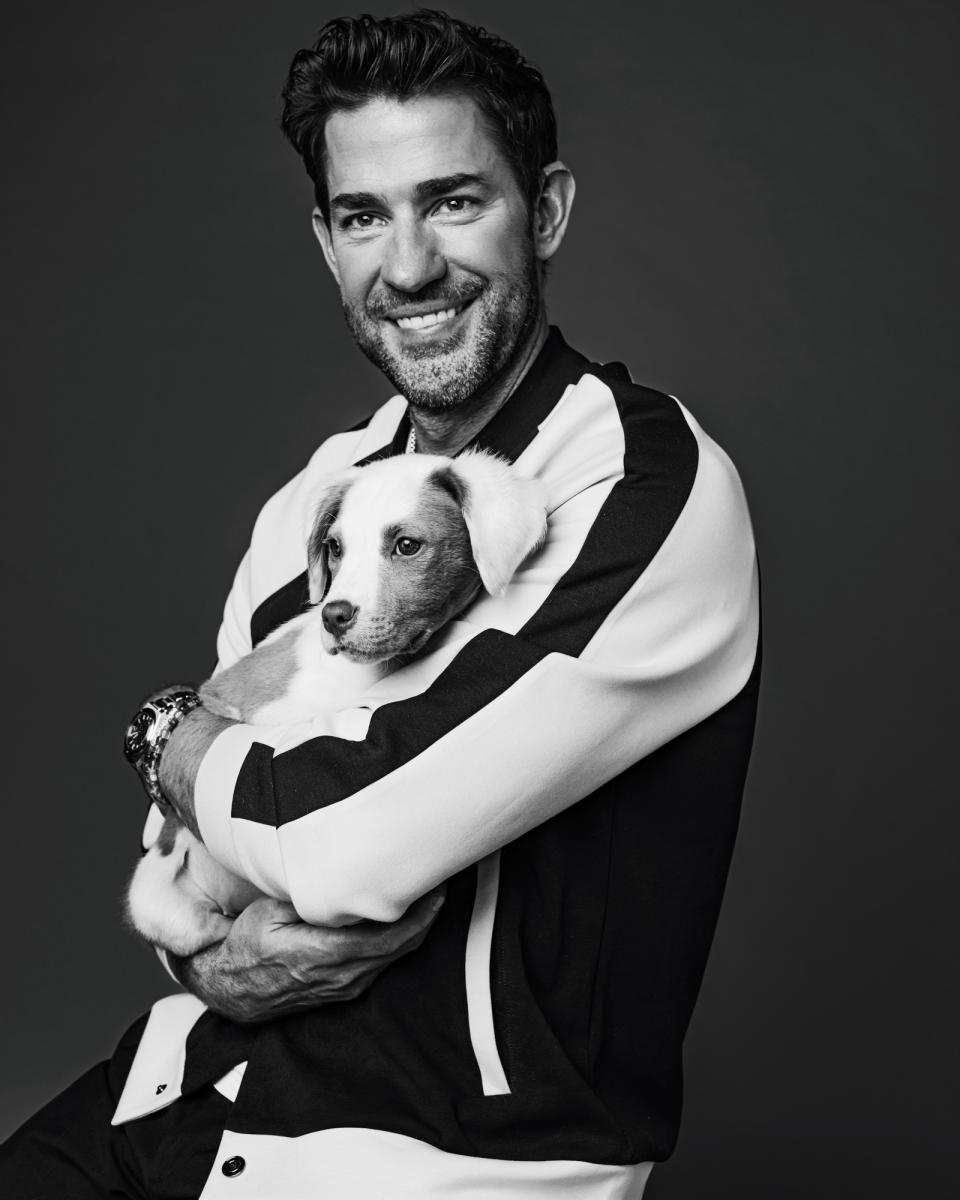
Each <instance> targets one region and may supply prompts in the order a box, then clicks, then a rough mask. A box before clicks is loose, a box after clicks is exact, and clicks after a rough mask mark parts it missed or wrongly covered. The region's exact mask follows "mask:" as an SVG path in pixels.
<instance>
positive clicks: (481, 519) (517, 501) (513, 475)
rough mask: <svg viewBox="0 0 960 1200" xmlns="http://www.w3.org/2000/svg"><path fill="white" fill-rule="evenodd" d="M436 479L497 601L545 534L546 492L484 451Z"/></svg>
mask: <svg viewBox="0 0 960 1200" xmlns="http://www.w3.org/2000/svg"><path fill="white" fill-rule="evenodd" d="M435 479H436V481H437V482H438V483H439V484H440V485H441V486H442V487H444V488H446V490H447V491H448V492H450V494H451V495H452V496H453V497H454V498H455V499H456V500H457V502H458V503H459V505H460V508H461V510H462V511H463V519H464V521H465V522H466V526H467V532H468V533H469V534H470V547H471V549H472V550H473V558H474V562H475V563H476V564H477V570H478V572H479V573H480V579H481V580H482V582H483V586H484V587H485V588H486V590H487V591H488V592H489V593H490V594H491V595H493V596H495V595H499V593H500V592H502V591H503V589H504V588H505V587H506V586H507V584H508V583H509V582H510V578H511V576H512V575H513V573H514V571H516V569H517V567H519V566H520V564H521V563H522V562H523V560H524V559H525V558H526V557H527V555H528V554H529V553H530V552H531V551H532V550H534V549H535V548H536V547H537V546H539V544H540V543H541V542H542V541H543V538H544V535H545V534H546V531H547V513H546V502H545V498H544V495H543V489H542V487H541V486H540V484H539V483H538V482H537V481H536V480H535V479H528V478H526V477H525V476H523V475H521V474H520V473H519V472H518V471H517V470H516V469H515V468H514V467H513V466H512V465H511V464H510V463H508V462H507V461H506V460H505V459H502V458H497V457H496V456H495V455H493V454H489V453H487V452H486V451H483V450H467V451H465V452H464V453H463V454H461V455H460V456H459V457H458V458H455V459H454V460H453V461H452V462H451V464H450V466H449V467H444V468H442V469H441V470H440V471H439V472H438V473H437V475H436V476H435Z"/></svg>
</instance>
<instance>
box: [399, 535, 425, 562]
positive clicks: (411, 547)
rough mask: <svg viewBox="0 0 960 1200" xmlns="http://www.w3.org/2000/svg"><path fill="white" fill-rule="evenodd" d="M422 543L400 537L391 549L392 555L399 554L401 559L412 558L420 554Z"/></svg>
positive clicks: (414, 539)
mask: <svg viewBox="0 0 960 1200" xmlns="http://www.w3.org/2000/svg"><path fill="white" fill-rule="evenodd" d="M422 545H423V543H422V542H418V541H417V540H416V538H408V537H402V538H397V544H396V545H395V546H394V548H393V552H394V554H399V555H400V557H401V558H412V557H413V556H414V555H415V554H418V553H419V552H420V547H421V546H422Z"/></svg>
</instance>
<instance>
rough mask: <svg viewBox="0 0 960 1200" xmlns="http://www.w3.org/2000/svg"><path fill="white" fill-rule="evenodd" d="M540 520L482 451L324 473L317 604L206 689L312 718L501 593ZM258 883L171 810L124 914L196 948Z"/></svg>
mask: <svg viewBox="0 0 960 1200" xmlns="http://www.w3.org/2000/svg"><path fill="white" fill-rule="evenodd" d="M545 531H546V514H545V505H544V499H543V496H542V494H541V490H540V487H539V485H538V484H537V483H536V482H535V481H533V480H529V479H525V478H524V477H523V476H521V475H519V474H518V473H517V472H516V471H515V470H514V468H513V467H511V466H510V464H508V463H506V462H504V461H503V460H501V459H498V458H495V457H494V456H492V455H489V454H485V453H482V452H470V451H468V452H466V453H464V454H462V455H461V456H460V457H459V458H456V459H449V458H442V457H439V456H435V455H404V456H400V457H396V458H389V459H384V460H382V461H380V462H375V463H372V464H371V465H369V466H366V467H351V468H348V469H347V470H345V471H343V472H341V473H340V474H338V475H336V476H334V477H332V478H331V479H329V480H327V481H326V483H325V484H324V485H323V487H322V488H321V491H320V494H319V496H318V500H317V506H316V517H315V520H314V524H313V529H312V531H311V534H310V538H309V541H308V545H307V563H308V579H309V589H310V601H311V608H310V609H309V611H307V612H306V613H303V614H301V615H300V616H298V617H294V618H293V619H292V620H291V621H288V622H287V623H286V624H284V625H282V626H280V628H279V629H276V630H275V631H274V632H273V633H272V634H271V635H270V636H269V637H268V638H266V639H265V640H264V641H263V642H262V643H261V644H260V646H258V647H257V648H256V649H255V650H253V651H252V652H251V653H250V654H248V655H246V656H245V657H244V658H241V659H240V660H239V661H238V662H236V663H235V664H234V665H233V666H231V667H229V668H227V669H226V670H225V671H222V672H220V673H219V674H217V675H215V676H214V677H213V678H212V679H209V680H208V681H207V682H206V683H205V684H203V686H202V687H201V689H200V696H201V699H202V701H203V704H204V707H205V708H207V709H209V710H210V711H212V712H215V713H219V714H220V715H222V716H226V717H229V718H231V719H232V720H236V721H243V722H245V723H248V724H255V725H256V724H263V725H285V724H295V723H297V722H300V721H306V720H309V719H310V718H311V717H313V716H315V715H316V714H317V713H319V712H323V711H328V710H332V709H336V708H341V707H344V706H346V705H348V704H349V703H350V701H351V700H352V699H356V698H359V697H360V696H361V695H362V694H363V693H364V691H365V690H366V689H367V688H369V687H370V685H371V684H372V683H373V682H375V681H376V680H377V679H378V678H380V677H381V676H383V675H384V674H386V673H387V672H389V671H390V670H392V669H394V668H395V667H396V666H398V665H399V664H401V663H402V662H404V661H407V660H409V659H410V658H411V657H412V656H413V655H415V654H417V653H419V652H420V651H421V650H422V649H423V647H424V646H426V644H427V643H428V642H429V640H430V638H431V637H432V636H433V634H434V633H435V632H436V631H437V630H438V629H440V628H441V627H442V626H443V625H445V624H446V622H447V621H449V620H450V619H451V618H452V617H454V616H455V615H456V614H457V613H459V612H461V611H462V610H463V609H464V608H465V607H466V606H467V605H468V604H469V603H470V601H471V600H472V599H473V598H474V597H475V596H476V594H477V593H478V592H479V591H480V589H481V587H483V588H484V589H486V591H488V592H489V593H491V594H498V593H499V592H501V591H502V590H503V589H504V588H505V587H506V585H507V583H508V581H509V580H510V578H511V576H512V575H513V573H514V571H515V570H516V569H517V567H518V566H519V565H520V563H521V562H523V560H524V559H525V558H526V557H527V556H528V554H530V552H531V551H532V550H533V549H534V548H535V547H536V546H537V545H539V543H540V542H541V541H542V539H543V536H544V534H545ZM261 894H262V893H261V892H260V891H259V890H258V889H257V888H256V887H254V885H253V884H251V883H249V882H248V881H247V880H245V879H243V878H241V877H239V876H237V875H235V874H233V872H231V871H228V870H227V869H226V868H225V867H222V866H221V865H220V864H219V863H218V862H217V861H216V859H214V858H213V856H212V855H211V854H209V852H208V851H207V850H206V848H205V847H204V846H203V844H202V842H199V841H198V840H197V839H196V838H195V837H194V836H193V835H192V834H191V833H190V832H189V830H188V829H186V827H185V826H184V825H183V824H182V823H181V822H180V821H179V819H178V818H177V817H176V815H175V814H174V813H173V812H172V811H171V812H169V813H168V814H167V815H166V818H165V820H164V823H163V828H162V829H161V832H160V836H159V838H158V839H157V841H156V842H155V843H154V845H153V846H151V848H150V849H149V850H148V851H147V852H146V854H145V855H144V856H143V858H142V859H141V860H140V863H139V865H138V867H137V869H136V871H135V872H134V874H133V878H132V879H131V882H130V887H129V889H128V893H127V914H128V918H129V920H130V922H131V924H132V925H133V926H134V928H136V929H137V930H138V932H139V933H141V934H142V935H143V936H144V937H145V938H146V939H147V940H148V941H151V942H153V943H155V944H156V945H159V946H162V947H164V948H165V949H167V950H172V951H173V952H174V953H176V954H182V955H187V954H194V953H196V951H198V950H201V949H202V948H203V947H204V946H208V945H211V944H212V943H214V942H217V941H219V940H221V939H222V938H224V937H225V936H226V934H227V933H228V932H229V929H230V925H231V923H232V920H233V917H234V916H235V915H236V914H237V913H238V912H240V911H242V909H244V908H245V907H246V906H247V905H248V904H249V903H250V902H251V901H252V900H254V899H255V898H256V897H257V896H259V895H261Z"/></svg>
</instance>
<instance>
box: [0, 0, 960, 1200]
mask: <svg viewBox="0 0 960 1200" xmlns="http://www.w3.org/2000/svg"><path fill="white" fill-rule="evenodd" d="M451 7H452V11H454V12H456V13H458V14H459V15H463V16H465V17H467V18H469V19H473V20H479V21H482V22H484V23H486V24H487V25H488V26H489V27H490V28H492V29H494V30H496V31H498V32H501V33H503V34H504V35H506V36H507V37H509V38H511V39H512V40H514V41H516V42H517V43H518V44H519V45H520V46H521V47H523V48H524V50H525V51H526V53H527V54H528V55H529V56H530V57H531V58H533V59H534V60H535V61H537V62H538V63H539V64H540V65H541V66H542V67H543V69H544V71H545V73H546V75H547V78H548V81H549V83H550V85H551V87H552V89H553V92H554V94H555V97H556V103H557V108H558V113H559V118H560V125H561V145H562V154H563V156H564V158H565V159H566V160H567V161H568V163H569V164H570V165H571V166H572V168H573V169H574V171H575V172H576V174H577V176H578V179H579V182H580V190H579V194H578V198H577V204H576V208H575V212H574V219H573V223H572V226H571V229H570V233H569V237H568V241H567V244H566V245H565V247H564V249H563V251H562V253H561V256H560V258H559V259H558V261H557V265H556V269H555V272H554V274H553V277H552V280H551V283H550V289H549V292H550V309H551V315H552V317H553V319H554V320H556V321H557V322H559V323H560V324H561V325H562V326H563V328H564V330H565V332H566V334H567V336H568V338H569V339H570V340H571V341H572V342H573V343H574V344H575V345H577V346H579V347H581V348H583V349H584V350H585V351H587V352H588V353H590V354H591V355H593V356H595V357H600V358H605V357H606V358H613V357H616V358H621V359H624V360H625V361H626V362H627V363H628V364H629V365H630V367H631V368H632V370H633V372H634V375H635V377H636V378H637V379H640V380H643V381H646V382H649V383H652V384H654V385H657V386H660V387H664V388H666V389H667V390H669V391H672V392H674V393H676V394H678V395H679V396H680V397H681V398H682V399H683V400H684V401H685V403H687V404H688V405H689V406H690V407H691V408H692V409H693V410H694V411H695V413H696V414H697V416H698V417H699V419H700V420H701V422H702V423H703V424H704V425H705V426H706V428H707V429H708V430H709V431H710V432H711V433H713V435H714V436H715V437H717V438H718V440H720V441H721V443H722V444H723V445H724V446H725V447H726V448H727V449H728V450H729V451H730V453H731V454H732V455H733V457H734V459H735V461H736V462H737V463H738V465H739V467H740V470H741V473H742V474H743V477H744V480H745V482H746V485H747V488H748V491H749V494H750V498H751V502H752V507H753V512H754V516H755V520H756V525H757V531H758V537H759V543H760V548H761V558H762V569H763V584H764V603H765V634H766V655H765V672H766V675H765V681H764V689H763V700H762V711H761V718H760V726H759V731H758V745H757V749H756V753H755V756H754V761H753V766H752V770H751V775H750V783H749V789H748V794H747V802H746V807H745V812H744V819H743V824H742V833H741V837H740V842H739V846H738V850H737V855H736V859H735V862H734V869H733V872H732V875H731V880H730V886H729V890H728V895H727V901H726V906H725V909H724V914H723V918H722V920H721V926H720V930H719V934H718V937H717V942H716V945H715V948H714V952H713V956H712V959H711V963H710V967H709V970H708V974H707V979H706V983H705V986H704V990H703V994H702V998H701V1002H700V1006H699V1009H698V1012H697V1015H696V1017H695V1020H694V1023H693V1027H692V1030H691V1033H690V1037H689V1042H688V1055H687V1063H688V1068H687V1069H688V1088H687V1091H688V1099H687V1109H686V1120H685V1125H684V1128H683V1131H682V1134H681V1139H680V1145H679V1150H678V1153H677V1155H676V1157H675V1159H674V1161H673V1162H672V1163H670V1164H669V1165H666V1166H665V1167H663V1168H662V1169H658V1170H657V1171H656V1172H655V1173H654V1176H653V1183H652V1185H651V1189H650V1195H651V1197H652V1198H653V1200H668V1198H669V1197H713V1196H717V1197H723V1196H726V1195H732V1194H736V1195H737V1196H739V1197H741V1198H744V1200H745V1198H751V1197H755V1198H757V1200H770V1197H777V1198H778V1200H781V1198H785V1197H794V1196H796V1197H811V1196H816V1197H838V1198H840V1197H844V1198H846V1197H849V1196H851V1195H867V1194H869V1195H871V1196H872V1197H874V1198H882V1197H892V1196H895V1195H896V1196H905V1195H909V1196H924V1197H928V1196H930V1197H932V1196H945V1195H947V1194H954V1193H953V1188H952V1187H951V1188H950V1189H949V1193H948V1182H947V1181H948V1179H951V1178H952V1179H953V1181H954V1184H955V1171H956V1168H957V1165H958V1163H957V1157H958V1156H957V1153H956V1149H955V1147H956V1144H957V1138H956V1129H957V1124H958V1116H960V1114H958V1112H957V1106H956V1096H957V1088H956V1080H955V1076H954V1073H953V1072H955V1070H956V1060H955V1059H954V1065H953V1069H952V1070H951V1068H950V1066H949V1055H950V1051H951V1048H952V1049H955V1048H956V1036H955V1032H954V1025H955V1014H956V1013H957V1010H958V1004H957V1002H958V995H957V979H956V974H955V972H954V970H953V959H954V952H952V951H950V949H949V947H950V945H951V944H954V942H955V937H951V936H950V935H951V933H952V929H951V924H952V922H951V921H950V917H951V904H950V900H951V897H950V891H951V890H952V888H953V886H954V880H953V875H954V874H955V868H954V862H955V859H956V840H955V839H956V833H957V818H956V795H957V788H956V786H955V784H954V781H953V770H952V766H953V764H952V748H953V745H954V743H953V739H952V737H951V734H952V732H953V727H952V726H953V723H952V720H950V717H951V716H952V711H951V710H952V707H953V706H952V701H953V699H954V695H953V687H952V678H951V675H950V670H951V665H950V664H951V654H952V653H955V651H956V648H957V636H956V628H957V619H956V618H957V612H958V607H960V606H958V596H957V586H956V580H955V572H954V568H953V562H952V561H951V560H952V559H953V558H954V555H955V551H956V543H957V530H956V510H955V507H954V508H951V507H950V504H949V497H948V489H949V488H950V484H951V482H952V479H951V476H952V474H953V470H954V459H955V450H954V442H955V438H956V434H957V415H956V413H957V387H956V379H957V366H958V364H957V361H956V360H957V355H956V352H955V345H954V342H955V335H954V339H953V341H952V340H951V339H950V337H949V334H948V324H947V322H948V306H949V305H950V302H951V301H952V300H953V299H954V297H955V293H956V277H957V266H958V263H957V247H956V241H955V240H954V239H953V236H952V235H953V230H954V226H955V223H956V218H957V212H958V210H960V206H958V197H957V190H958V189H957V174H956V167H955V146H954V145H953V144H952V142H951V140H950V138H949V137H948V130H949V129H950V128H952V127H953V125H954V122H955V117H956V107H955V103H954V97H952V96H951V95H950V91H949V88H950V75H951V73H953V72H954V71H955V63H956V38H955V35H956V33H957V23H956V20H955V17H954V13H953V11H952V9H953V6H952V5H949V4H947V3H943V4H938V3H933V2H930V0H904V2H902V3H890V2H884V0H871V2H870V3H858V2H855V0H851V2H840V3H837V2H836V0H835V2H833V3H824V2H821V0H814V2H812V3H811V2H807V3H802V4H801V3H799V2H797V3H793V4H782V3H776V2H774V3H770V2H767V3H762V2H760V0H757V2H755V3H750V2H747V0H731V2H730V3H725V4H717V3H711V2H710V0H687V2H686V3H678V2H676V0H674V2H673V3H670V2H668V0H643V2H640V3H627V2H623V3H617V2H616V0H590V2H589V3H578V4H569V3H560V2H555V3H551V4H549V5H548V4H546V3H534V4H528V5H526V6H521V5H519V4H517V3H515V2H514V3H508V2H506V0H489V2H487V3H479V2H477V3H472V2H471V3H459V2H458V3H454V4H453V5H452V6H451ZM350 10H352V11H360V9H359V8H358V9H352V6H350V5H348V4H342V5H327V4H326V3H325V2H319V3H316V2H315V3H305V2H299V0H298V2H295V3H294V2H288V3H280V4H273V5H264V4H256V3H238V2H236V0H231V2H227V0H207V2H206V3H204V4H187V3H183V2H177V3H169V2H168V3H165V4H162V5H161V4H151V5H146V4H143V3H134V4H131V3H129V0H125V2H120V0H98V2H96V3H93V4H86V5H80V4H71V3H67V2H65V0H50V2H46V3H35V4H32V5H27V4H19V5H17V6H13V7H12V8H11V9H8V10H7V16H6V17H5V31H4V33H5V36H4V46H3V56H4V67H3V75H2V89H3V103H4V112H5V122H4V126H5V127H4V132H3V138H4V151H3V158H2V162H3V166H4V168H5V184H4V190H3V194H2V203H3V221H2V230H3V235H4V241H5V247H4V249H5V253H4V259H3V261H4V264H5V265H4V276H5V278H6V282H7V284H8V285H9V287H8V295H7V302H8V311H7V313H6V315H5V318H4V333H5V338H4V342H5V349H6V355H5V358H6V361H7V369H8V372H9V379H8V381H7V385H6V387H5V389H4V396H5V401H6V403H5V424H6V429H5V436H4V438H3V443H4V448H5V451H6V457H7V460H8V461H7V465H6V467H5V470H4V479H5V482H6V483H7V484H8V485H9V490H8V499H7V501H6V504H5V509H4V515H5V521H4V532H3V537H4V543H5V545H6V551H5V553H4V559H5V563H6V566H7V568H8V572H7V580H8V581H7V584H6V588H5V591H4V594H5V598H6V600H7V602H8V607H7V614H6V619H5V622H4V631H5V634H6V636H5V638H4V660H5V663H6V667H7V670H6V675H7V707H8V717H7V719H6V721H5V734H6V735H7V736H6V751H5V755H4V761H5V762H6V763H7V765H8V767H9V768H10V776H9V777H8V779H7V783H6V785H5V786H4V793H5V804H6V809H7V817H6V820H5V822H4V824H3V848H4V859H5V871H4V872H3V887H4V908H3V913H4V921H3V928H4V944H3V963H4V979H5V983H4V986H3V989H2V1003H3V1017H2V1022H0V1037H2V1042H3V1044H2V1066H0V1080H2V1084H0V1086H2V1105H0V1125H2V1127H3V1129H4V1130H6V1129H9V1128H12V1127H13V1126H14V1125H15V1124H16V1123H18V1122H19V1121H20V1120H21V1119H23V1118H24V1117H25V1116H26V1115H27V1113H28V1112H30V1111H31V1110H32V1109H33V1108H34V1107H36V1106H37V1105H38V1104H39V1103H40V1102H41V1101H43V1100H44V1099H45V1098H46V1097H48V1096H49V1095H50V1094H51V1093H52V1092H53V1091H54V1090H55V1089H57V1088H59V1087H61V1086H63V1085H64V1084H66V1083H67V1082H68V1081H69V1080H70V1079H71V1078H72V1077H74V1076H75V1075H76V1074H77V1073H78V1072H79V1071H80V1070H81V1069H83V1068H85V1067H86V1066H87V1065H88V1064H89V1063H91V1062H92V1061H94V1060H95V1059H96V1058H97V1057H99V1056H102V1055H104V1054H105V1053H107V1052H108V1051H109V1049H110V1047H111V1046H112V1044H113V1042H114V1041H115V1039H116V1038H117V1036H118V1034H119V1033H120V1032H121V1031H122V1029H123V1028H125V1026H126V1025H127V1024H128V1023H129V1022H130V1021H131V1020H132V1019H133V1018H134V1017H135V1016H136V1015H137V1014H138V1013H139V1012H141V1011H142V1010H143V1009H144V1007H145V1006H146V1005H148V1004H149V1003H150V1002H151V1001H152V1000H153V999H154V998H156V997H158V996H160V995H162V994H164V993H166V992H168V991H170V990H171V985H170V983H169V982H168V980H167V978H166V976H165V975H164V974H163V973H162V971H161V969H160V967H159V966H158V964H157V963H156V962H155V961H154V959H153V957H152V955H151V954H150V953H149V952H148V951H146V950H144V949H142V948H141V947H140V946H139V945H138V944H137V943H136V941H135V940H134V939H133V938H132V937H131V936H130V935H128V934H127V933H125V932H124V930H123V929H122V928H121V925H120V921H119V902H118V897H119V895H120V893H121V890H122V887H123V883H124V878H125V875H126V873H127V871H128V869H129V866H130V864H131V863H132V860H133V857H134V854H135V847H136V842H137V837H138V833H139V827H140V822H141V818H142V815H143V802H142V800H141V797H140V794H139V791H138V788H137V785H136V784H135V782H134V780H133V778H132V776H131V775H130V773H129V769H128V768H127V767H126V766H125V764H124V763H123V761H122V759H121V756H120V740H121V734H122V731H123V728H124V725H125V722H126V719H127V717H128V715H129V712H130V711H131V708H132V707H133V706H134V705H135V703H136V702H137V701H138V700H139V698H140V696H141V695H142V694H143V693H144V692H145V691H147V690H149V689H150V688H152V687H154V686H156V685H159V684H161V683H164V682H168V681H171V680H174V679H177V678H181V677H188V678H190V677H197V676H201V675H203V674H204V673H205V672H206V670H207V669H208V668H209V667H210V666H211V665H212V663H213V658H214V648H213V639H214V635H215V632H216V629H217V625H218V621H219V614H220V607H221V605H222V602H223V598H224V596H225V594H226V591H227V588H228V586H229V583H230V580H231V577H232V573H233V570H234V567H235V565H236V562H237V560H238V559H239V556H240V554H241V552H242V550H243V548H244V545H245V541H246V538H247V534H248V531H249V528H250V525H251V522H252V520H253V518H254V516H255V514H256V512H257V510H258V507H259V506H260V504H261V503H262V502H263V501H264V500H265V499H266V498H267V496H268V495H269V494H270V493H271V492H272V491H273V490H274V489H275V488H276V487H277V486H279V485H280V484H281V483H282V482H283V481H284V480H285V479H286V478H287V477H289V476H290V475H291V474H292V473H293V472H295V471H296V470H297V469H298V468H299V467H300V466H301V465H302V464H303V462H304V461H305V460H306V458H307V457H308V455H309V453H310V451H311V449H312V448H313V447H314V446H315V444H316V443H317V442H318V441H319V440H320V439H321V438H322V437H324V436H325V435H326V434H328V433H330V432H331V431H333V430H334V429H336V428H338V427H340V426H342V425H343V424H344V423H352V422H354V421H355V420H357V419H358V418H359V417H361V416H362V415H364V414H365V413H366V412H368V411H369V410H370V409H371V408H372V407H374V406H375V405H376V404H378V403H379V402H380V401H381V400H382V399H383V398H384V397H385V396H386V394H387V387H386V385H385V384H384V382H383V381H382V380H381V379H380V378H379V377H378V376H377V375H376V373H375V372H374V371H373V370H372V368H370V367H368V366H367V364H366V363H365V362H364V361H363V360H361V359H360V357H359V355H358V354H357V353H356V352H355V351H354V349H353V348H352V345H351V343H350V341H349V338H348V335H347V332H346V329H345V327H344V326H343V324H342V321H341V318H340V315H339V308H338V303H337V298H336V295H335V292H334V288H333V285H332V283H331V281H330V279H329V278H328V276H327V274H326V270H325V268H324V267H323V265H322V262H321V258H320V254H319V251H318V250H317V249H316V247H315V245H314V242H313V240H312V236H311V233H310V229H309V220H308V218H309V208H310V203H311V197H310V191H309V188H308V185H307V182H306V177H305V176H304V175H303V174H302V170H301V167H300V164H299V162H298V161H297V160H296V159H295V157H294V155H293V153H292V152H291V151H290V150H289V149H288V148H287V147H286V146H285V144H284V143H283V141H282V140H281V137H280V134H279V132H278V129H277V110H278V104H277V93H278V89H279V87H280V84H281V81H282V79H283V76H284V73H285V69H286V66H287V63H288V61H289V59H290V57H291V56H292V53H293V51H294V50H295V49H296V48H297V47H299V46H301V45H304V44H306V43H308V42H309V41H310V40H312V37H313V35H314V33H315V31H316V29H317V28H318V27H319V25H320V24H321V23H322V22H323V21H324V20H325V19H327V18H328V17H330V16H332V15H336V14H337V13H340V12H344V11H350ZM951 43H953V44H951ZM948 720H949V721H950V723H949V726H948ZM948 767H949V770H948ZM951 1160H952V1161H951Z"/></svg>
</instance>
